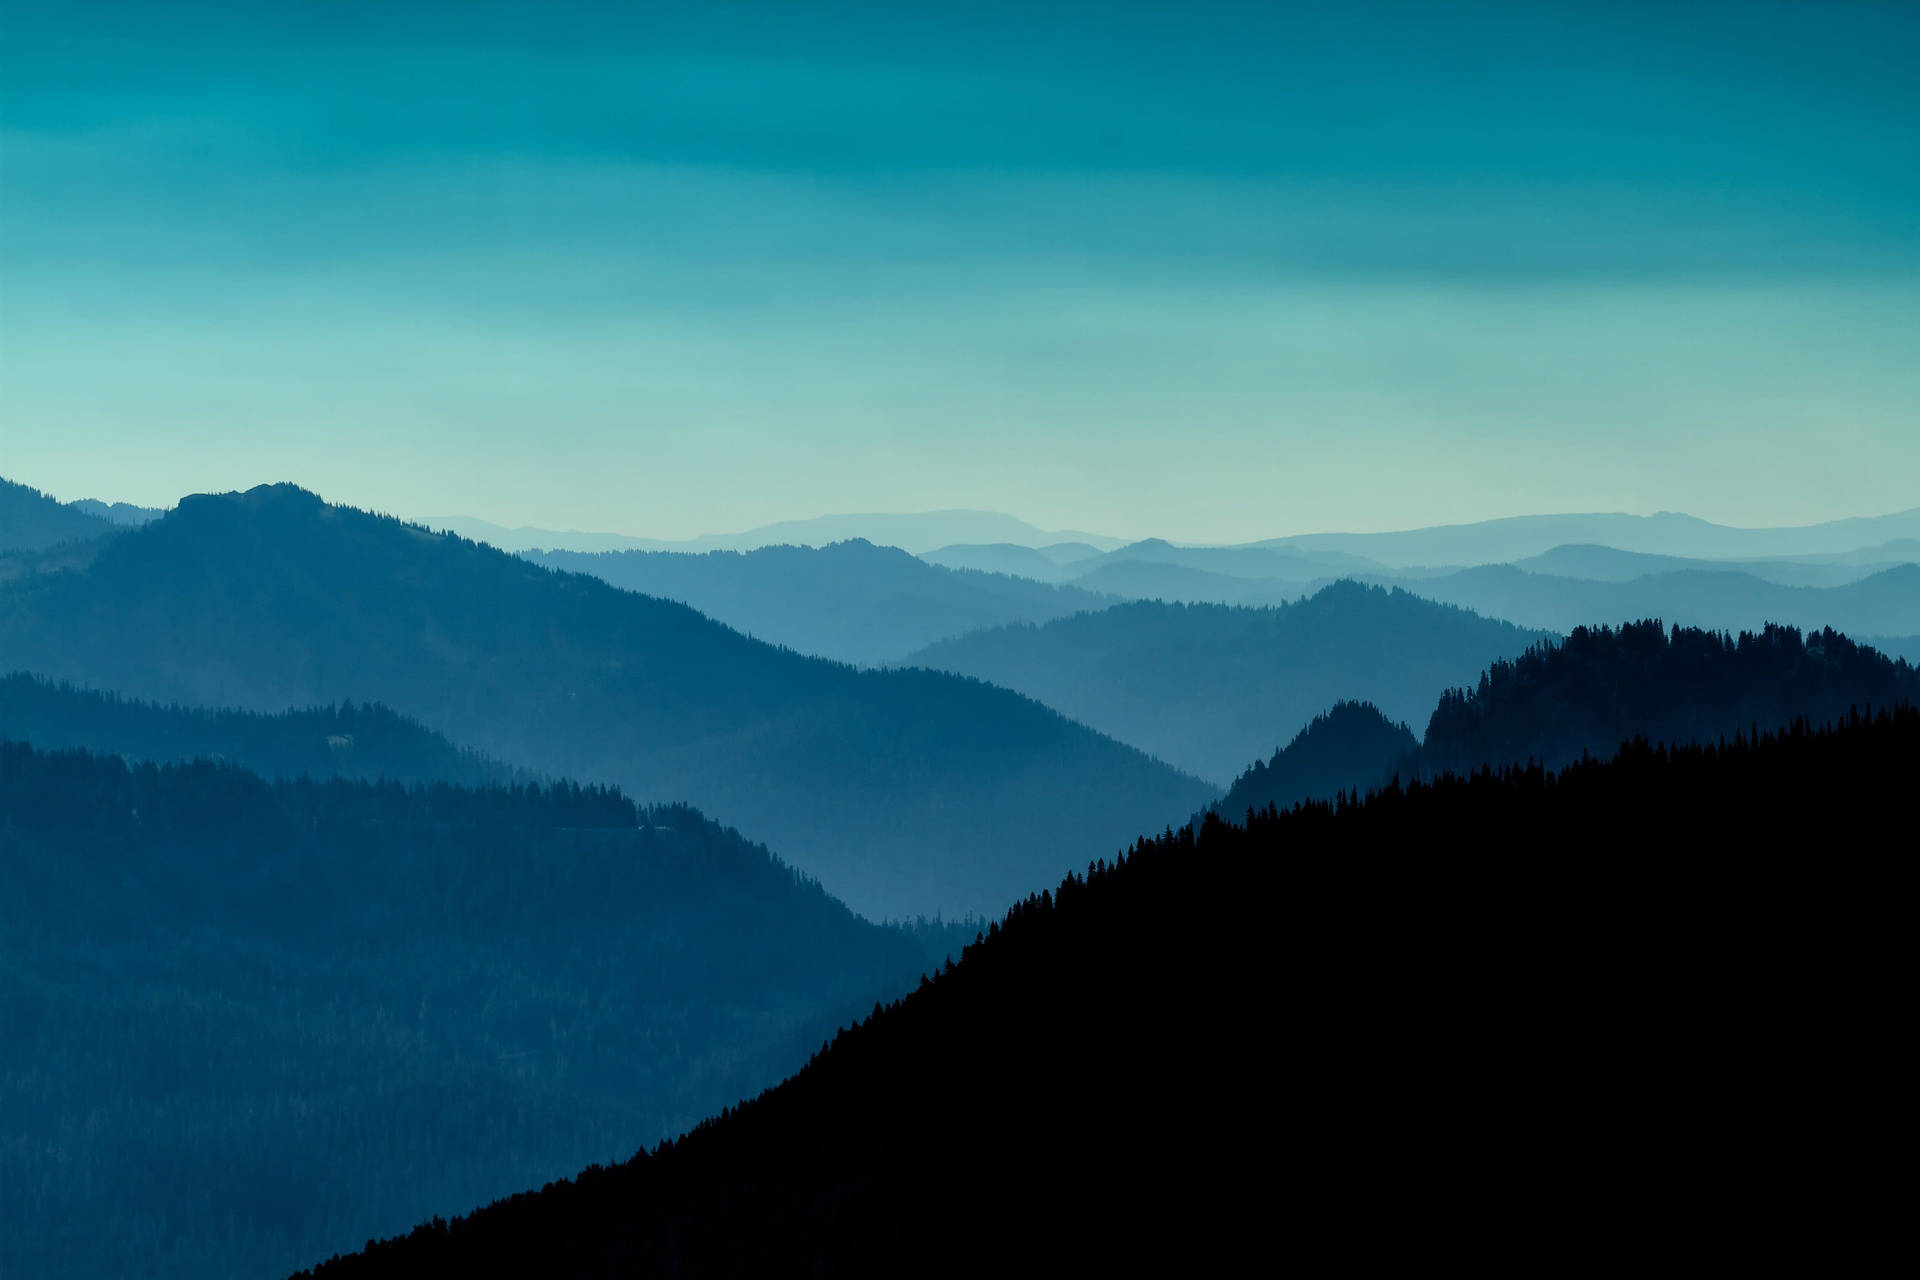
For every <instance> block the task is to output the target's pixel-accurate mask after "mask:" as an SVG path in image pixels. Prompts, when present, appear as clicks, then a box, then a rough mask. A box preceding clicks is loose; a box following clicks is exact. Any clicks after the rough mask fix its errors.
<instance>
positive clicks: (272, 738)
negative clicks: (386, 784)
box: [0, 672, 527, 786]
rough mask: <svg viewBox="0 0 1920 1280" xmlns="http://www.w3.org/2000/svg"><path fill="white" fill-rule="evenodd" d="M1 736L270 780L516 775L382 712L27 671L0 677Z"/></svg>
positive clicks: (458, 779) (481, 779)
mask: <svg viewBox="0 0 1920 1280" xmlns="http://www.w3.org/2000/svg"><path fill="white" fill-rule="evenodd" d="M0 738H11V739H13V740H14V741H16V742H31V743H33V744H34V745H35V746H37V747H40V748H42V749H45V750H50V751H64V750H73V749H80V750H86V751H95V752H101V753H105V754H111V755H123V756H126V757H128V758H129V759H133V760H151V761H155V762H157V763H166V762H168V761H185V760H194V759H212V760H224V761H230V762H232V763H234V764H238V765H241V766H243V767H245V768H248V769H251V770H253V771H254V772H256V773H259V774H261V775H263V776H265V777H269V778H274V777H281V778H297V777H300V776H302V775H305V776H308V777H313V778H327V777H333V776H336V775H337V776H339V777H344V778H364V779H376V778H384V779H386V780H388V781H390V782H403V783H425V782H450V783H456V784H459V785H462V786H479V785H482V784H485V783H489V782H512V781H514V780H515V773H516V771H515V770H514V769H512V768H510V767H508V766H507V765H503V764H499V763H496V762H495V761H492V760H488V759H486V758H485V757H483V756H479V755H476V754H475V753H473V752H471V751H463V750H461V749H460V748H458V747H456V746H454V745H453V744H452V743H451V742H448V741H447V740H446V738H444V737H442V736H441V735H440V734H437V733H434V732H433V731H432V730H430V729H427V728H424V727H423V726H421V725H420V724H418V723H416V722H415V721H412V720H409V719H407V718H406V717H405V716H402V715H399V714H397V713H395V712H394V711H392V710H391V709H389V708H387V707H383V706H379V705H377V704H367V705H363V706H355V705H354V704H352V703H343V704H341V705H338V706H330V707H309V708H306V709H304V710H300V711H284V712H281V713H280V714H278V715H262V714H259V713H258V712H250V711H230V710H228V711H220V710H207V709H204V708H198V707H179V706H168V707H163V706H159V705H156V704H154V703H151V702H141V701H139V700H137V699H133V698H122V697H119V696H117V695H115V694H111V693H102V692H100V691H98V690H93V689H79V688H75V687H74V686H72V685H69V684H63V683H58V682H55V681H51V680H42V679H41V678H39V677H38V676H34V675H29V674H27V673H25V672H15V673H14V674H12V675H8V676H0ZM519 780H521V781H526V780H527V779H525V778H521V779H519Z"/></svg>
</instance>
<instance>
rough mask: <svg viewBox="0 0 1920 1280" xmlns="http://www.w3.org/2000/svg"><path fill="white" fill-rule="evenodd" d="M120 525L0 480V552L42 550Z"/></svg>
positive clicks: (110, 530) (26, 488)
mask: <svg viewBox="0 0 1920 1280" xmlns="http://www.w3.org/2000/svg"><path fill="white" fill-rule="evenodd" d="M119 527H120V526H119V525H118V524H116V523H115V522H114V521H112V520H108V519H106V518H105V517H103V516H98V515H94V514H92V513H90V512H87V511H83V510H81V509H79V508H77V507H71V506H68V505H67V504H66V503H63V502H58V501H56V500H54V499H52V498H49V497H48V496H47V495H46V494H44V493H41V492H40V491H39V490H38V489H32V488H29V487H28V486H26V485H24V484H15V483H14V482H13V481H11V480H4V479H0V552H8V551H44V550H46V549H47V548H49V547H53V546H57V545H59V544H60V543H63V542H76V541H79V540H82V539H86V538H97V537H99V536H100V535H101V534H103V533H112V532H113V531H114V530H116V529H118V528H119Z"/></svg>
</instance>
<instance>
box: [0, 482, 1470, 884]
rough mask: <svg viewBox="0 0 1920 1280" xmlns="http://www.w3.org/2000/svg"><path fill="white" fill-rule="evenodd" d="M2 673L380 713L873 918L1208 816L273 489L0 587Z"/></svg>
mask: <svg viewBox="0 0 1920 1280" xmlns="http://www.w3.org/2000/svg"><path fill="white" fill-rule="evenodd" d="M0 668H16V669H27V670H33V671H37V672H40V673H42V674H44V675H47V676H50V677H53V678H56V679H66V680H71V681H75V682H81V683H86V684H89V685H93V686H95V687H100V688H110V689H114V690H116V691H119V692H122V693H125V694H129V695H132V696H137V697H143V698H150V699H156V700H160V701H180V702H186V703H193V704H198V705H214V706H230V707H240V708H245V709H251V710H263V711H279V710H283V709H285V708H287V707H289V706H295V707H298V706H312V705H316V704H325V703H330V702H337V701H342V700H348V699H351V700H353V701H356V702H359V701H378V702H383V703H386V704H387V705H389V706H391V707H393V708H394V709H395V710H396V711H399V712H400V713H401V714H403V715H408V716H412V717H415V718H417V719H419V720H420V721H422V722H423V723H425V724H426V725H428V726H429V727H431V728H433V729H435V730H437V731H440V732H444V733H446V734H448V735H449V736H450V737H451V738H453V739H454V740H456V741H459V742H461V743H462V744H463V745H466V746H469V747H472V748H473V749H475V750H478V751H482V752H484V753H486V754H488V755H491V756H494V757H496V758H499V759H504V760H512V761H514V762H516V763H519V764H524V765H526V766H528V767H530V768H533V769H538V770H542V771H545V772H547V773H549V774H552V775H556V776H565V777H575V778H580V779H582V780H583V781H595V782H613V783H618V784H620V785H622V786H624V787H626V788H627V789H629V790H630V791H632V792H634V793H636V794H640V795H646V796H651V797H660V798H671V799H684V800H687V801H690V802H692V803H695V804H697V805H699V806H700V807H702V808H705V809H709V810H711V811H713V812H718V813H724V814H726V815H727V817H728V819H729V820H730V821H733V822H737V823H739V824H740V826H741V827H742V828H743V829H746V830H750V831H752V832H753V833H754V834H755V835H756V836H759V837H762V838H766V839H768V840H770V841H772V842H773V843H775V844H776V845H777V846H778V847H779V848H780V849H781V851H782V854H783V856H788V857H790V858H791V859H792V861H793V862H794V863H795V864H796V865H797V866H800V867H801V868H803V869H805V870H806V871H808V872H810V873H812V874H815V875H818V876H819V877H820V878H821V879H822V880H823V881H824V882H825V883H826V884H827V886H828V888H829V889H830V890H831V891H832V892H834V893H835V894H836V895H838V896H840V897H842V898H843V899H845V900H846V901H847V902H848V903H850V904H851V905H853V906H854V907H855V908H856V909H857V910H861V911H865V912H868V913H872V914H876V915H912V914H920V913H925V914H929V915H931V914H934V913H935V912H944V913H946V914H949V915H953V914H962V913H965V912H969V911H975V912H985V911H991V910H995V909H997V906H998V904H1001V903H1004V902H1006V901H1008V900H1010V899H1012V898H1014V897H1016V896H1018V895H1019V894H1020V893H1022V892H1025V891H1027V890H1028V889H1031V888H1032V886H1033V885H1034V884H1036V883H1043V882H1045V881H1046V880H1048V879H1051V877H1052V876H1053V875H1054V874H1056V873H1057V872H1058V870H1059V868H1060V867H1061V866H1063V865H1071V864H1074V863H1079V862H1084V861H1085V860H1086V859H1087V858H1088V857H1089V856H1099V854H1100V853H1101V852H1102V851H1103V850H1109V851H1110V850H1111V849H1113V848H1117V847H1119V846H1120V845H1121V844H1122V843H1124V842H1125V841H1126V840H1127V839H1128V838H1129V833H1130V832H1131V831H1134V830H1138V829H1142V828H1149V829H1150V828H1153V827H1157V826H1160V825H1162V824H1164V823H1165V822H1166V821H1167V820H1168V819H1169V818H1171V817H1177V816H1178V815H1181V814H1185V813H1191V812H1193V811H1194V810H1195V809H1196V808H1198V807H1199V806H1200V805H1202V804H1204V803H1205V802H1206V801H1207V800H1208V799H1210V798H1211V795H1210V791H1209V789H1208V788H1207V787H1205V786H1203V785H1202V784H1200V783H1199V782H1197V781H1195V780H1193V779H1191V778H1187V777H1183V776H1181V775H1179V774H1177V773H1175V772H1174V771H1173V770H1171V769H1169V768H1167V767H1166V766H1164V765H1162V764H1159V763H1158V762H1156V761H1153V760H1150V759H1148V758H1147V757H1146V756H1144V755H1143V754H1141V753H1139V752H1138V751H1135V750H1133V749H1131V748H1127V747H1122V746H1121V745H1119V744H1118V743H1114V742H1111V741H1109V740H1107V739H1104V738H1101V737H1100V736H1098V735H1096V734H1094V733H1091V732H1089V731H1088V730H1086V729H1084V728H1083V727H1081V726H1079V725H1076V724H1073V723H1071V722H1069V721H1067V720H1066V719H1064V718H1062V717H1061V716H1059V715H1058V714H1056V713H1055V712H1053V711H1050V710H1048V709H1047V708H1045V707H1042V706H1039V705H1037V704H1035V703H1033V702H1031V701H1028V700H1026V699H1024V698H1020V697H1017V696H1015V695H1013V694H1010V693H1006V692H1004V691H1001V690H997V689H990V688H987V687H985V686H983V685H980V684H978V683H974V682H970V681H966V680H958V679H955V678H953V677H951V676H946V675H939V674H935V673H931V672H924V671H920V672H859V671H855V670H853V669H851V668H848V667H845V666H842V665H840V664H837V663H831V662H824V661H820V660H817V659H809V658H804V657H801V656H799V655H797V654H794V653H792V652H789V651H786V650H782V649H778V648H776V647H774V646H772V645H768V644H764V643H761V642H759V641H755V640H750V639H748V638H747V637H745V636H742V635H740V634H738V633H737V632H734V631H731V630H728V629H727V628H725V627H723V626H721V625H720V624H718V623H716V622H712V621H710V620H708V619H706V618H703V617H701V616H700V615H699V614H698V613H695V612H694V611H693V610H691V609H688V608H687V607H685V606H684V605H679V604H673V603H670V602H668V601H663V600H656V599H651V598H649V597H646V596H641V595H636V594H633V593H631V592H624V591H618V590H615V589H614V588H612V587H610V586H608V585H607V584H605V583H603V582H600V581H599V580H597V579H594V578H589V577H585V576H581V575H572V574H556V573H553V572H550V571H548V570H546V569H542V568H540V567H538V566H536V565H532V564H529V563H527V562H526V561H523V560H519V559H516V558H514V557H512V556H509V555H507V554H506V553H504V552H500V551H497V550H494V549H492V548H488V547H482V546H477V545H475V544H473V543H469V542H465V541H462V540H460V539H456V538H452V537H449V536H445V535H438V534H433V533H430V532H428V531H427V530H425V529H421V528H418V527H414V526H409V525H405V524H402V523H400V522H399V521H396V520H391V519H386V518H382V517H376V516H371V515H368V514H366V513H364V512H360V511H355V510H351V509H349V508H343V507H333V506H328V505H327V504H325V503H323V502H321V501H320V499H318V498H316V497H315V496H313V495H312V494H310V493H306V492H304V491H302V490H299V489H296V488H293V487H292V486H286V485H282V486H274V487H262V488H259V489H255V490H252V491H250V492H248V493H245V494H227V495H221V496H199V497H192V498H187V499H184V500H183V501H182V502H181V503H180V505H179V506H178V507H177V508H175V510H174V511H172V512H170V513H169V514H168V515H167V516H165V517H164V518H162V519H160V520H157V521H154V522H153V523H152V524H149V525H147V526H145V527H143V528H140V529H134V530H130V531H128V532H126V533H124V534H122V535H120V536H119V537H117V538H115V539H113V540H112V542H111V543H109V545H108V546H107V548H106V549H105V550H104V551H103V552H102V553H101V554H100V556H99V558H98V559H96V560H95V561H94V563H93V564H92V565H91V566H90V567H88V568H87V569H86V570H85V571H84V572H81V573H61V574H43V575H37V576H34V577H30V578H25V579H21V580H18V581H15V582H13V583H11V584H9V585H8V586H7V587H5V588H0ZM1455 678H1456V679H1458V678H1459V677H1457V676H1456V677H1455Z"/></svg>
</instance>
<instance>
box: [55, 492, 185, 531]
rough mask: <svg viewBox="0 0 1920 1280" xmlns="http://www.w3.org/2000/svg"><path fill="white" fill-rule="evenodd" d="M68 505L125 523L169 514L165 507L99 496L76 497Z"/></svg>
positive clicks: (134, 523)
mask: <svg viewBox="0 0 1920 1280" xmlns="http://www.w3.org/2000/svg"><path fill="white" fill-rule="evenodd" d="M67 505H68V506H70V507H72V508H73V509H74V510H75V511H84V512H86V513H87V514H88V515H90V516H99V517H100V518H101V519H102V520H110V521H112V522H113V523H114V524H124V525H143V524H145V523H147V522H148V521H149V520H158V519H159V518H160V517H161V516H163V515H165V514H167V511H166V508H164V507H136V506H134V505H133V504H132V503H131V502H102V501H100V500H99V499H98V498H75V499H74V500H73V501H72V502H69V503H68V504H67Z"/></svg>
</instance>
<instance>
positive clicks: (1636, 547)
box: [1250, 507, 1920, 569]
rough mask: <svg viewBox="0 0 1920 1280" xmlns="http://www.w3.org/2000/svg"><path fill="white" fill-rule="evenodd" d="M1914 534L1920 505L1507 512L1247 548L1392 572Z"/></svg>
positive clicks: (1733, 553)
mask: <svg viewBox="0 0 1920 1280" xmlns="http://www.w3.org/2000/svg"><path fill="white" fill-rule="evenodd" d="M1916 537H1920V507H1915V508H1913V509H1911V510H1908V511H1898V512H1894V513H1892V514H1889V515H1884V516H1866V517H1859V518H1855V519H1847V520H1829V521H1826V522H1824V523H1821V524H1811V525H1803V526H1799V527H1791V528H1773V529H1740V528H1734V527H1731V526H1728V525H1720V524H1713V523H1711V522H1709V521H1706V520H1701V519H1699V518H1698V517H1695V516H1689V515H1682V514H1679V513H1677V512H1672V511H1662V512H1659V513H1658V514H1655V515H1651V516H1633V515H1626V514H1623V513H1620V512H1599V513H1590V514H1565V515H1543V516H1510V517H1506V518H1503V519H1498V520H1483V521H1480V522H1478V523H1474V524H1455V525H1436V526H1433V527H1430V528H1425V529H1406V530H1399V531H1395V532H1392V533H1306V534H1297V535H1294V536H1291V537H1285V538H1269V539H1267V540H1265V541H1262V542H1258V543H1253V544H1250V545H1253V546H1261V547H1279V548H1289V547H1290V548H1294V549H1297V550H1301V551H1339V552H1345V553H1347V554H1350V555H1360V556H1368V557H1371V558H1372V559H1375V560H1379V561H1381V562H1382V563H1384V564H1388V565H1391V566H1393V567H1394V568H1396V569H1399V568H1407V567H1410V566H1416V565H1448V564H1457V565H1476V564H1504V563H1508V562H1510V561H1514V560H1522V559H1525V558H1526V557H1528V556H1537V555H1541V554H1544V553H1545V552H1548V551H1550V550H1552V549H1553V548H1554V547H1558V546H1564V545H1566V544H1568V543H1579V544H1594V545H1599V546H1604V547H1615V548H1618V549H1619V550H1622V551H1634V552H1645V553H1648V554H1652V555H1666V556H1690V557H1697V558H1700V559H1708V560H1724V559H1733V558H1748V559H1753V558H1762V557H1765V558H1773V557H1779V556H1807V555H1835V554H1842V553H1846V552H1850V551H1854V550H1856V549H1858V548H1861V547H1871V546H1875V545H1877V544H1880V543H1885V542H1889V541H1893V540H1895V539H1899V538H1916Z"/></svg>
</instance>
